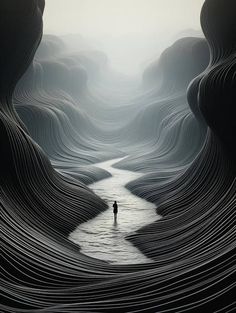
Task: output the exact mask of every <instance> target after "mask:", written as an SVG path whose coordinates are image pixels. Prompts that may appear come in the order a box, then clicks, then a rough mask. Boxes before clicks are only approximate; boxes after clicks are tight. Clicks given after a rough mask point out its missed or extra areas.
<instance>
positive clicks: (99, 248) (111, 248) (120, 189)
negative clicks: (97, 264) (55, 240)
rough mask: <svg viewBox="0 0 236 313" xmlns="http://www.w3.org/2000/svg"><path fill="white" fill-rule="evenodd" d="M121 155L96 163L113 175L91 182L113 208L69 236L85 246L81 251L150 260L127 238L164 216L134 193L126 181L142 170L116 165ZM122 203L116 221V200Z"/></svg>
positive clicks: (113, 259) (117, 259) (118, 260)
mask: <svg viewBox="0 0 236 313" xmlns="http://www.w3.org/2000/svg"><path fill="white" fill-rule="evenodd" d="M119 160H121V159H114V160H109V161H106V162H103V163H97V164H95V165H96V166H97V167H100V168H102V169H104V170H106V171H108V172H110V173H111V175H112V177H110V178H107V179H104V180H101V181H99V182H97V183H94V184H91V185H90V186H89V188H91V189H92V190H93V191H94V192H95V193H96V194H97V195H98V196H100V197H101V198H102V199H104V200H105V201H106V202H107V203H108V205H109V209H107V210H106V211H105V212H103V213H101V214H99V215H98V216H97V217H95V218H94V219H92V220H90V221H88V222H86V223H83V224H80V225H79V226H78V227H77V229H76V230H75V231H74V232H72V233H71V234H70V237H69V239H70V240H72V241H73V242H75V243H77V244H79V245H80V247H81V253H83V254H85V255H88V256H91V257H93V258H96V259H100V260H105V261H108V262H109V263H112V264H140V263H150V262H152V260H150V259H148V258H147V257H146V256H145V255H143V254H142V253H141V251H139V250H138V249H137V248H135V247H134V246H133V245H132V244H131V243H130V242H129V241H127V240H126V239H125V237H126V236H127V235H130V234H132V233H134V232H135V231H136V230H138V229H139V228H141V227H143V226H146V225H148V224H151V223H153V222H154V221H156V220H158V219H160V218H161V217H160V216H158V215H157V214H156V210H155V205H154V204H153V203H150V202H148V201H146V200H144V199H141V198H139V197H137V196H135V195H133V194H132V193H131V192H130V191H129V190H128V189H126V188H125V185H126V184H127V183H128V182H130V181H132V180H135V179H137V178H139V177H140V176H142V174H140V173H136V172H131V171H127V170H120V169H116V168H114V167H112V165H113V164H115V163H116V162H118V161H119ZM115 200H116V201H117V203H118V211H119V212H118V216H117V221H114V215H113V208H112V204H113V203H114V201H115Z"/></svg>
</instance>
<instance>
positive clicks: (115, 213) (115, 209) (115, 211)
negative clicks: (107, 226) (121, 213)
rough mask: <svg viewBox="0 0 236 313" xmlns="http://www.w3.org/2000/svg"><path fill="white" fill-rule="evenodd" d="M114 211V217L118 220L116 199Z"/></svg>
mask: <svg viewBox="0 0 236 313" xmlns="http://www.w3.org/2000/svg"><path fill="white" fill-rule="evenodd" d="M113 213H114V219H115V221H116V220H117V213H118V204H117V202H116V201H115V202H114V203H113Z"/></svg>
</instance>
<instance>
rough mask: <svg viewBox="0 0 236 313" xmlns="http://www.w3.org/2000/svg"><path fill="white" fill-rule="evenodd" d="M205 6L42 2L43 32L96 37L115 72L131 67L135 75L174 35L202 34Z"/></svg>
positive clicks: (189, 1)
mask: <svg viewBox="0 0 236 313" xmlns="http://www.w3.org/2000/svg"><path fill="white" fill-rule="evenodd" d="M203 3H204V0H46V10H45V14H44V30H45V33H50V34H56V35H63V34H81V35H82V36H83V37H85V38H90V39H91V38H92V40H93V39H96V41H97V42H100V47H101V49H103V50H104V51H105V52H106V53H107V54H108V55H109V57H110V58H112V60H111V61H112V62H113V65H114V66H115V67H116V68H120V70H124V69H127V68H128V67H129V68H130V69H129V70H127V72H129V71H131V72H132V71H133V72H135V71H137V69H138V67H140V64H141V63H142V62H145V60H147V59H149V58H152V57H154V56H155V54H156V55H158V53H160V52H161V50H163V49H164V48H165V45H168V44H169V43H170V41H171V40H173V38H175V36H176V35H177V34H178V33H180V32H182V31H183V30H185V29H196V30H200V22H199V16H200V10H201V7H202V4H203ZM137 50H139V51H138V53H135V52H137ZM134 54H136V55H135V57H134ZM137 54H138V55H137Z"/></svg>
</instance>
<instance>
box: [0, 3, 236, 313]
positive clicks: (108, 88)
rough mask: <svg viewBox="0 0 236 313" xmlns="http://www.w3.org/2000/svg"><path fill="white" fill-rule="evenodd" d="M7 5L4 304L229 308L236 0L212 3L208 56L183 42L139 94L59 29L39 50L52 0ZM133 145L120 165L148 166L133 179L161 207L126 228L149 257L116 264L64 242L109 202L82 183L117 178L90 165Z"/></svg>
mask: <svg viewBox="0 0 236 313" xmlns="http://www.w3.org/2000/svg"><path fill="white" fill-rule="evenodd" d="M0 8H1V10H0V24H1V27H0V38H1V47H2V48H1V50H0V68H1V72H0V138H1V140H0V146H1V147H0V151H1V154H0V155H1V162H0V209H1V210H0V212H1V228H0V231H1V250H2V251H1V252H2V254H1V283H0V289H1V294H2V296H1V300H0V311H1V312H7V313H10V312H11V313H16V312H19V313H26V312H32V313H35V312H50V313H60V312H63V313H67V312H233V311H234V310H235V277H234V275H235V205H236V181H235V145H234V136H235V134H236V132H235V123H234V116H235V108H234V105H235V100H236V94H235V92H236V91H235V90H236V89H235V87H236V86H235V84H236V76H235V55H236V54H235V42H236V40H235V39H236V38H235V37H236V19H235V14H236V13H235V12H236V3H235V1H234V0H227V1H225V0H224V1H223V0H206V1H205V3H204V5H203V9H202V14H201V23H202V28H203V31H204V34H205V36H206V40H207V42H208V45H209V48H210V61H209V49H208V45H207V43H206V41H205V40H204V39H199V38H184V39H181V40H179V41H178V42H176V43H175V44H174V45H173V46H172V47H170V48H168V49H167V50H166V51H165V52H164V53H163V54H162V56H161V58H160V59H159V61H158V62H155V63H154V64H151V65H150V66H149V67H148V68H147V70H146V71H145V73H144V76H143V86H142V90H141V91H140V89H139V90H137V89H135V88H134V86H133V85H132V83H131V82H129V81H128V79H127V80H126V79H124V78H122V79H121V78H120V77H117V76H116V75H114V74H113V75H114V76H113V80H114V81H115V82H116V88H117V89H116V88H115V87H114V85H113V86H112V84H111V82H110V80H109V77H110V76H109V75H111V69H110V68H109V64H108V61H107V59H106V57H105V56H104V54H102V53H100V52H98V51H88V52H87V53H82V52H81V51H79V52H78V53H76V55H72V54H71V53H69V52H68V51H67V50H66V45H67V43H66V41H63V39H60V38H57V37H54V36H45V38H44V39H43V41H42V43H41V45H40V47H39V49H38V51H37V53H36V56H35V58H34V55H35V52H36V49H37V48H38V46H39V44H40V41H41V38H42V14H43V10H44V1H43V0H21V1H19V0H1V4H0ZM33 58H34V60H33ZM208 63H209V64H208ZM23 74H24V76H23ZM108 74H109V75H108ZM22 76H23V77H22ZM20 78H21V80H20ZM19 80H20V81H19ZM69 82H73V83H74V84H72V83H69ZM77 82H78V83H77ZM155 82H156V83H155ZM188 85H189V88H188V91H187V86H188ZM121 87H122V88H123V89H122V90H123V91H122V92H123V93H122V95H119V96H117V94H118V91H119V89H120V88H121ZM187 99H188V102H187ZM111 102H113V105H112V106H111V105H110V104H111ZM143 151H144V152H143ZM125 155H129V156H128V157H127V158H125V159H123V160H122V161H121V162H119V163H117V164H116V166H117V167H120V168H126V169H130V170H134V171H140V172H143V173H144V174H145V175H144V176H143V177H141V178H140V179H138V180H137V181H134V182H131V183H129V185H128V186H127V188H129V189H130V190H131V191H132V192H133V193H135V194H137V195H139V196H141V197H143V198H146V199H148V200H149V201H151V202H153V203H155V204H156V206H157V211H158V213H159V214H161V215H162V217H163V218H162V219H161V220H158V221H157V222H155V223H153V224H151V225H148V226H147V227H145V228H143V229H140V230H139V231H138V232H137V233H136V234H133V235H130V236H129V237H128V238H127V239H128V240H130V241H131V242H132V243H133V244H134V245H135V246H137V247H138V248H139V249H140V250H141V251H142V252H143V253H144V254H145V255H147V256H148V257H150V258H152V259H153V263H148V264H139V265H122V266H121V265H120V266H118V265H110V264H109V263H106V262H103V261H99V260H97V259H94V258H90V257H87V256H85V255H83V254H81V253H80V249H79V246H77V245H75V244H74V243H72V242H71V241H69V240H68V235H69V234H70V233H71V232H72V231H73V230H74V229H75V228H76V227H77V226H78V225H79V224H80V223H82V222H84V221H87V220H89V219H91V218H93V217H95V216H96V215H97V214H98V213H100V212H102V211H103V210H105V209H106V208H107V205H106V203H104V201H103V200H101V199H100V198H99V197H97V196H96V195H95V194H94V193H93V192H92V191H91V190H90V189H89V188H88V187H87V186H86V184H89V183H91V182H93V181H96V180H99V179H102V178H104V177H107V176H109V173H106V172H105V171H102V170H99V169H98V168H96V167H95V166H93V164H94V163H96V162H98V161H102V160H105V159H109V158H113V157H117V156H118V157H121V156H125Z"/></svg>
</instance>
